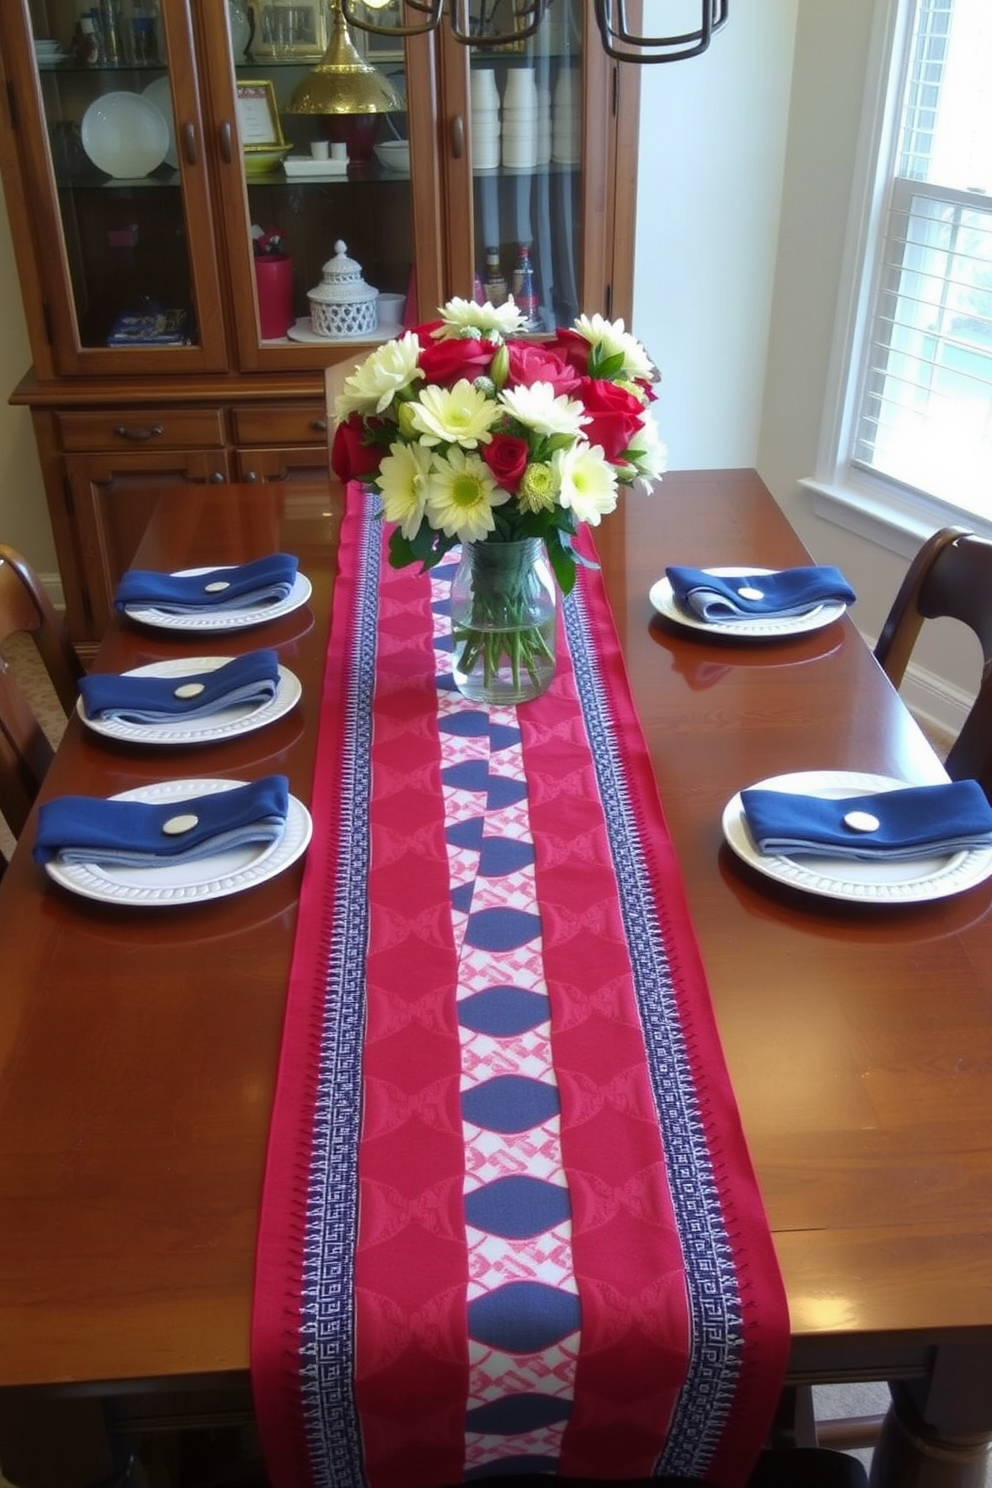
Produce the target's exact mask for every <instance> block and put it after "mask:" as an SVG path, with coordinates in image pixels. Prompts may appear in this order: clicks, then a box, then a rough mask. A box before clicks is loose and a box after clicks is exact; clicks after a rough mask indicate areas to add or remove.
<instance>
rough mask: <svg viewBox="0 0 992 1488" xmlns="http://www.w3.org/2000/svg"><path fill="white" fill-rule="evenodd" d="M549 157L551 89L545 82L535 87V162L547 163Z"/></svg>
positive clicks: (539, 163)
mask: <svg viewBox="0 0 992 1488" xmlns="http://www.w3.org/2000/svg"><path fill="white" fill-rule="evenodd" d="M550 159H551V89H550V87H549V86H548V84H547V83H540V84H538V89H537V164H538V165H547V164H548V162H549V160H550Z"/></svg>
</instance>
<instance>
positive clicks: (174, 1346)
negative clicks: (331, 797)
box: [0, 470, 992, 1488]
mask: <svg viewBox="0 0 992 1488" xmlns="http://www.w3.org/2000/svg"><path fill="white" fill-rule="evenodd" d="M342 501H343V493H342V491H341V489H340V487H338V485H337V484H336V483H335V482H333V481H330V482H329V483H326V484H325V483H322V482H319V481H316V482H313V483H311V484H308V483H305V482H303V483H299V484H296V483H294V484H287V485H261V484H259V485H241V486H238V485H217V486H213V485H204V486H191V487H186V488H174V489H169V490H164V491H163V492H162V495H161V499H160V501H159V503H158V506H157V509H156V511H155V514H154V517H153V519H152V521H151V523H150V526H149V528H148V530H147V532H146V534H145V536H144V539H143V541H142V543H141V546H140V548H139V551H138V553H137V554H136V559H135V561H136V562H137V563H138V564H140V565H141V566H145V567H151V568H162V569H170V570H173V569H178V568H183V567H190V566H193V565H197V564H202V565H207V564H214V563H219V562H236V561H241V560H245V559H248V558H251V557H255V556H260V555H262V554H264V553H267V552H271V551H274V550H276V549H281V550H283V551H287V552H292V553H295V554H296V555H297V556H298V557H299V560H300V568H301V570H302V572H303V573H305V574H306V575H307V577H308V578H309V579H310V581H311V583H312V585H313V593H312V596H311V598H310V600H309V601H308V602H307V603H306V604H305V605H303V606H302V607H301V608H299V609H297V610H295V611H294V612H292V613H290V614H286V615H284V616H283V617H281V618H278V619H275V620H273V621H271V622H270V623H268V624H266V625H265V626H263V627H260V628H256V629H254V630H248V631H231V632H225V633H224V634H222V635H221V634H215V635H212V636H207V637H204V636H198V635H196V634H191V633H188V632H176V631H162V630H152V629H149V628H147V627H142V626H138V625H135V624H133V623H132V622H130V621H128V620H127V619H124V618H118V619H116V620H115V621H114V622H113V623H112V625H111V627H110V629H109V631H108V633H107V636H106V638H105V640H104V642H103V644H102V645H101V647H100V650H99V653H98V655H97V658H96V663H95V665H96V666H97V667H98V668H99V669H101V670H115V671H117V670H123V669H125V668H128V667H134V666H139V665H142V664H144V663H149V662H153V661H157V660H161V659H165V658H172V657H176V656H194V655H201V656H202V655H233V654H237V653H239V652H242V651H245V650H248V649H251V648H253V647H257V646H259V645H263V644H264V645H266V646H269V645H271V646H273V647H275V649H276V650H277V651H278V653H279V657H280V660H281V661H282V663H283V664H284V665H285V666H287V667H288V668H290V669H291V670H292V671H293V672H295V674H296V675H297V676H298V677H299V679H300V682H301V683H302V688H303V695H302V700H301V701H300V703H299V704H298V706H297V707H296V708H295V709H293V711H292V712H290V713H289V714H288V715H286V716H284V717H282V718H280V719H279V720H278V721H276V722H274V723H272V724H271V725H269V726H268V727H266V728H264V729H261V730H259V731H257V732H254V733H248V734H244V735H242V736H239V737H235V738H231V739H229V740H226V741H224V742H219V743H213V744H209V745H201V746H197V747H187V746H174V747H169V748H148V747H140V746H135V745H130V744H121V743H116V742H112V741H110V740H108V739H106V738H103V737H100V736H98V735H97V734H95V733H93V732H91V731H90V730H88V729H87V728H86V727H85V726H84V725H83V723H82V721H81V720H80V719H79V718H78V717H73V718H72V719H71V720H70V721H69V725H68V728H67V731H66V734H65V737H64V740H63V742H62V744H61V747H60V748H59V750H58V753H57V755H56V759H55V761H54V764H53V766H52V769H51V772H50V774H49V777H48V780H47V782H46V785H45V788H44V793H43V794H44V796H45V797H48V796H55V795H59V794H63V793H66V792H82V793H90V794H99V795H109V794H112V793H114V792H118V791H123V790H126V789H129V788H131V787H135V786H140V785H144V784H147V783H149V782H153V781H157V780H165V779H175V778H181V777H190V778H206V777H213V776H223V777H227V778H231V779H239V780H241V779H244V780H247V779H253V778H255V777H257V776H259V775H262V774H267V773H270V772H273V771H278V772H283V773H285V774H286V775H288V777H289V781H290V788H291V790H292V791H293V793H294V794H296V795H297V796H298V797H299V798H300V799H301V800H303V801H304V802H306V801H308V800H309V799H310V789H311V778H312V771H313V764H314V758H315V751H316V749H317V747H318V716H319V701H320V696H321V679H322V673H323V667H324V659H325V651H326V645H327V636H328V627H329V615H330V596H331V592H332V588H333V584H334V575H335V552H336V543H337V537H338V532H339V525H340V517H341V510H342ZM595 535H596V543H597V548H598V552H599V556H600V560H601V563H602V566H603V570H604V574H605V577H606V581H607V586H608V590H609V594H610V598H611V602H612V605H613V611H614V616H615V620H616V624H617V628H618V631H619V635H620V638H621V642H622V645H623V649H624V654H625V658H626V663H627V667H628V670H629V674H630V680H631V686H632V690H633V694H634V698H635V702H636V704H637V708H638V710H639V713H640V718H641V722H642V724H643V728H644V733H645V736H646V738H647V742H648V746H649V749H650V753H651V757H652V760H653V763H654V767H655V771H656V775H657V780H658V786H659V790H660V795H661V800H662V804H663V807H664V812H665V815H666V818H667V822H668V826H669V829H670V832H671V836H672V839H673V842H674V845H675V848H676V851H677V855H678V860H679V863H680V867H681V871H682V875H683V878H684V883H685V889H686V893H687V896H688V901H689V906H690V909H691V913H692V917H693V922H694V927H695V932H696V935H697V938H698V941H699V945H700V949H701V952H702V957H703V961H704V964H705V968H706V973H707V977H708V980H709V986H710V991H711V996H712V999H713V1005H714V1009H715V1013H716V1018H717V1022H718V1026H719V1031H720V1036H721V1039H722V1043H723V1048H724V1051H725V1055H726V1060H727V1064H728V1067H729V1070H730V1074H731V1077H732V1081H733V1086H734V1091H735V1094H736V1097H737V1101H738V1105H739V1109H740V1114H741V1118H742V1122H743V1126H744V1130H745V1134H746V1137H747V1140H748V1144H749V1147H750V1152H751V1156H752V1159H753V1163H754V1166H755V1169H756V1172H757V1177H758V1181H759V1184H760V1188H761V1192H762V1195H763V1198H764V1202H765V1206H766V1210H767V1215H768V1220H769V1224H770V1228H771V1231H772V1235H773V1239H774V1244H775V1248H776V1252H777V1255H778V1260H779V1264H780V1267H781V1270H782V1274H783V1278H784V1282H785V1287H786V1291H787V1295H788V1303H789V1310H790V1318H791V1338H792V1343H791V1356H790V1363H789V1372H788V1381H789V1383H790V1384H792V1385H796V1386H802V1385H806V1384H809V1383H810V1382H815V1381H820V1382H843V1381H855V1380H886V1381H889V1382H891V1384H892V1389H893V1407H892V1409H891V1410H890V1412H889V1416H888V1418H887V1421H886V1425H885V1427H884V1429H883V1434H882V1438H881V1442H880V1445H879V1447H878V1449H877V1451H876V1454H875V1465H874V1470H873V1471H874V1478H873V1481H874V1482H876V1483H877V1484H895V1483H900V1484H918V1485H920V1488H944V1485H947V1488H950V1485H952V1484H956V1485H971V1484H976V1485H977V1484H979V1483H981V1482H983V1481H984V1477H983V1473H984V1465H983V1464H984V1452H985V1445H986V1443H987V1442H988V1440H989V1439H990V1438H992V880H989V881H986V882H984V883H980V884H978V885H977V886H975V887H973V888H970V889H968V890H967V891H965V892H962V893H960V894H958V895H955V896H953V897H948V898H941V899H935V900H932V901H923V902H914V903H907V904H892V903H875V902H866V903H853V902H847V901H843V900H837V899H832V898H824V897H820V896H819V895H817V894H815V893H811V892H806V891H803V890H801V889H798V888H795V887H790V886H786V885H782V884H779V883H776V882H774V881H772V880H770V879H769V878H767V877H766V876H764V875H763V874H761V873H759V872H756V871H755V869H754V868H752V867H750V866H749V865H747V864H746V863H744V862H742V861H741V860H740V859H739V858H738V857H737V856H736V855H735V854H734V853H733V852H732V851H731V850H730V849H729V848H728V846H727V845H726V843H725V841H724V836H723V831H722V827H721V815H722V812H723V809H724V806H725V804H726V802H727V801H728V799H729V798H730V797H732V796H733V795H734V793H735V792H736V791H738V790H739V789H740V788H741V787H742V786H745V785H748V784H751V783H753V782H755V781H757V780H761V779H764V778H767V777H769V776H774V775H778V774H782V773H786V772H792V771H800V770H849V771H867V772H875V773H879V774H884V775H889V776H894V777H898V778H900V779H904V780H907V781H910V782H914V783H926V782H934V781H939V780H940V779H942V778H944V777H943V772H942V767H941V766H940V764H939V762H938V760H937V758H936V757H935V755H934V754H933V752H932V750H931V748H930V746H929V744H928V743H927V742H926V740H925V738H924V736H923V735H922V733H921V732H920V730H919V728H918V727H917V725H916V724H915V722H914V721H913V719H912V718H911V717H910V715H909V713H908V712H907V710H906V709H905V707H904V706H903V704H902V702H901V701H900V699H899V698H898V696H897V695H896V693H895V692H894V691H893V689H892V688H891V687H890V685H889V684H888V682H887V681H886V679H885V678H884V676H883V675H882V673H881V672H880V670H879V668H878V667H877V665H876V663H875V661H874V659H873V658H872V656H871V654H870V652H869V650H868V648H867V647H866V645H865V643H864V641H863V640H862V638H861V637H860V635H859V634H858V631H857V629H856V627H855V625H854V623H853V620H852V618H851V616H850V614H848V615H845V616H844V617H842V618H840V619H838V620H836V621H834V622H833V623H831V624H828V625H826V626H824V627H823V628H821V629H818V630H811V631H808V632H805V633H801V634H795V635H787V636H781V637H778V638H764V639H761V640H753V639H751V640H747V639H742V638H738V639H724V638H722V637H719V638H718V637H713V636H711V635H709V634H705V633H701V632H699V631H696V630H692V629H688V628H686V627H684V626H680V625H678V624H677V623H674V622H672V621H670V620H667V619H665V618H664V617H663V616H661V615H659V614H657V613H656V611H655V610H654V608H653V606H652V604H651V602H650V600H649V597H648V596H649V590H650V589H651V586H652V584H653V583H654V582H655V581H656V580H657V579H658V578H659V577H660V576H661V575H662V574H663V572H664V568H665V565H666V564H667V563H673V562H678V563H685V564H692V565H697V566H702V565H709V564H713V565H715V564H721V563H722V564H742V565H760V566H764V567H769V568H779V567H786V566H789V565H792V564H796V563H801V562H806V561H809V559H808V555H807V554H806V552H805V550H804V549H803V547H802V544H801V543H800V541H799V539H798V537H797V536H796V534H795V532H794V531H793V530H792V528H791V527H790V525H789V523H788V522H787V521H786V519H785V517H784V516H783V514H782V512H781V510H780V509H779V507H778V506H777V505H776V503H775V502H774V500H773V499H772V497H771V496H770V494H769V492H768V491H767V490H766V488H765V487H764V485H763V484H762V482H761V481H760V479H759V478H758V477H757V475H756V474H755V473H754V472H753V471H748V470H735V471H725V470H721V471H695V472H683V473H673V474H670V475H668V476H666V477H665V479H664V481H663V482H662V483H661V484H660V485H659V486H658V487H657V488H656V490H655V491H654V492H653V493H652V494H645V495H637V494H627V495H624V497H623V498H622V501H621V505H620V507H619V508H618V510H617V511H616V512H615V513H614V514H613V515H612V516H610V517H609V518H608V519H606V520H605V521H604V523H603V524H602V526H601V527H600V528H599V529H598V530H597V532H596V534H595ZM855 613H856V611H855ZM314 829H315V831H316V832H320V830H321V823H320V821H319V820H318V821H316V822H315V823H314ZM32 833H33V823H29V826H28V828H27V831H26V833H25V835H24V837H23V838H22V841H21V843H20V845H19V847H18V850H17V852H16V853H15V855H14V858H13V861H12V863H11V865H10V868H9V870H8V871H7V873H6V875H5V876H4V878H3V881H2V883H0V985H2V991H0V1391H4V1392H8V1398H10V1399H12V1398H17V1397H21V1398H24V1399H27V1398H29V1397H31V1398H39V1397H45V1396H47V1397H51V1398H53V1399H54V1398H57V1397H70V1396H74V1395H86V1396H97V1397H100V1398H102V1399H107V1400H110V1401H112V1402H113V1403H114V1406H115V1409H116V1410H117V1411H118V1412H119V1413H120V1414H121V1415H122V1416H123V1418H125V1419H129V1420H131V1421H132V1422H138V1423H145V1424H147V1423H149V1422H151V1423H154V1424H163V1423H167V1422H169V1421H173V1422H178V1423H182V1422H186V1423H190V1422H201V1421H206V1420H225V1419H226V1420H234V1419H238V1418H239V1413H246V1412H250V1394H249V1375H248V1367H249V1323H250V1313H251V1302H252V1283H253V1263H254V1254H255V1238H256V1225H257V1219H258V1209H259V1196H260V1189H261V1184H262V1176H263V1169H264V1163H265V1155H266V1138H267V1133H268V1124H269V1117H270V1111H271V1105H272V1098H273V1089H274V1082H275V1076H276V1068H277V1060H278V1056H279V1047H280V1033H281V1028H282V1020H283V1012H284V1005H285V995H286V983H287V975H288V968H289V964H290V958H291V955H292V951H293V942H294V930H295V924H296V909H297V900H298V894H299V889H300V883H301V878H302V874H303V863H302V862H299V863H297V864H295V865H293V866H292V867H290V868H289V869H287V870H286V871H285V872H284V873H282V874H281V875H279V876H278V877H275V878H273V879H271V880H270V881H268V882H266V883H262V884H260V885H258V886H256V887H253V888H252V889H251V890H250V891H248V892H245V893H242V894H237V895H232V896H229V897H224V898H219V899H215V900H208V901H206V902H198V903H194V904H186V905H173V906H167V907H155V908H147V907H145V908H143V907H134V906H130V905H127V906H120V905H116V904H110V905H108V904H102V903H99V902H95V901H91V900H87V899H84V898H81V897H78V896H74V895H72V894H70V893H68V892H66V891H65V890H63V889H62V888H60V887H58V886H57V885H55V884H54V883H52V882H51V881H50V880H49V879H48V878H47V876H46V874H45V872H44V870H43V869H41V868H39V867H38V866H37V865H36V864H35V863H34V862H33V861H32V858H31V852H30V849H31V838H32Z"/></svg>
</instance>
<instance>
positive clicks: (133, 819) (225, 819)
mask: <svg viewBox="0 0 992 1488" xmlns="http://www.w3.org/2000/svg"><path fill="white" fill-rule="evenodd" d="M288 807H289V782H288V781H287V779H286V776H285V775H266V776H264V777H263V778H262V779H261V780H255V781H252V782H250V783H249V784H247V785H236V786H234V787H232V789H231V790H225V791H217V792H214V793H212V794H210V795H208V796H191V797H189V798H188V799H186V800H183V801H178V800H177V801H166V802H156V803H154V804H151V803H148V802H144V801H108V800H107V799H105V798H104V797H101V796H59V797H57V798H56V799H55V800H54V801H47V802H45V804H44V805H43V806H42V807H41V809H40V811H39V813H38V834H37V836H36V838H35V843H34V860H35V862H36V863H47V862H49V861H50V860H51V859H53V858H56V859H58V861H59V862H60V863H102V864H105V865H107V866H116V867H129V868H154V867H157V866H160V865H163V864H174V863H192V862H195V861H197V860H198V859H200V858H210V857H214V856H216V854H217V853H221V852H225V851H226V850H228V849H230V848H234V847H249V846H255V845H260V846H268V845H269V844H270V843H273V842H278V841H279V838H280V837H281V836H282V834H283V831H284V830H285V826H286V812H287V810H288Z"/></svg>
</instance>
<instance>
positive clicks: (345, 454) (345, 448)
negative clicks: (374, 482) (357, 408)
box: [331, 413, 382, 481]
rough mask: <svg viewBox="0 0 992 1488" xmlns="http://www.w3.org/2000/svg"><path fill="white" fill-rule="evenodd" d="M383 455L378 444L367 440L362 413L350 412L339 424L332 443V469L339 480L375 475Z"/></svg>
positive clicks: (358, 478)
mask: <svg viewBox="0 0 992 1488" xmlns="http://www.w3.org/2000/svg"><path fill="white" fill-rule="evenodd" d="M381 456H382V451H381V450H380V449H379V447H378V445H375V444H369V443H367V442H366V435H365V429H364V426H363V424H362V419H361V415H360V414H357V413H350V414H349V415H348V417H347V418H346V419H344V420H343V422H341V423H340V424H338V426H337V428H336V429H335V431H334V442H333V444H332V445H331V469H332V470H333V471H334V474H335V475H336V476H337V478H338V480H342V481H350V480H361V478H362V476H364V475H374V474H375V472H376V471H377V470H378V469H379V460H380V458H381Z"/></svg>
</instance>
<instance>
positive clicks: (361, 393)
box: [334, 331, 424, 420]
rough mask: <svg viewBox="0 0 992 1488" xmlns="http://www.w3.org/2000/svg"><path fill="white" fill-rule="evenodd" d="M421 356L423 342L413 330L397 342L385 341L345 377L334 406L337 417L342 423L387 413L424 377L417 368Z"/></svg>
mask: <svg viewBox="0 0 992 1488" xmlns="http://www.w3.org/2000/svg"><path fill="white" fill-rule="evenodd" d="M419 357H420V342H419V341H418V339H417V337H416V336H415V335H414V334H413V332H412V331H407V332H406V334H405V335H403V336H399V337H397V339H396V340H395V341H384V342H383V343H382V345H381V346H377V347H376V349H375V351H372V352H370V353H369V355H368V356H367V357H366V358H365V361H364V362H362V364H361V366H360V367H356V368H355V370H354V372H352V373H351V375H350V376H349V377H346V378H345V380H344V388H343V390H342V391H341V392H340V393H339V394H338V397H337V401H336V402H335V404H334V413H335V416H336V417H337V418H338V419H339V420H340V419H346V418H347V417H348V415H349V413H360V414H362V415H363V416H364V417H369V416H370V415H372V414H381V413H384V412H385V410H386V409H387V408H388V407H389V405H390V403H391V402H392V401H393V399H394V398H395V397H396V394H397V393H399V392H402V390H403V389H404V388H408V387H410V386H411V384H412V383H414V382H415V381H416V380H417V378H418V377H423V375H424V374H423V372H421V370H420V368H419V367H418V366H417V361H418V358H419Z"/></svg>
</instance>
